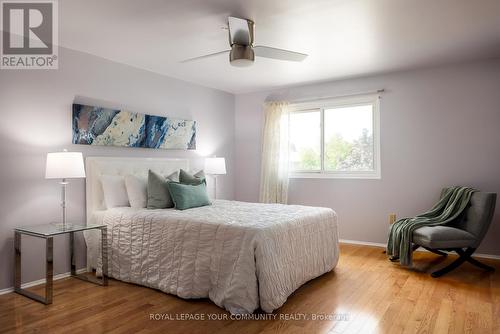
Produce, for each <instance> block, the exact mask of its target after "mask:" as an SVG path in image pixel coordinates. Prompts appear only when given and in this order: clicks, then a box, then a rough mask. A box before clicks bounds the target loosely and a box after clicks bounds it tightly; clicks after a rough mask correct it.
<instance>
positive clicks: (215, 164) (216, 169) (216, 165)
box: [204, 157, 226, 199]
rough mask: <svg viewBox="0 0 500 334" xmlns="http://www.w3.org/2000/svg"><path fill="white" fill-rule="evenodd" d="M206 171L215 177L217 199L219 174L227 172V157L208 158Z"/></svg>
mask: <svg viewBox="0 0 500 334" xmlns="http://www.w3.org/2000/svg"><path fill="white" fill-rule="evenodd" d="M204 169H205V173H206V174H208V175H213V177H214V193H215V196H214V197H215V199H217V176H218V175H225V174H226V159H224V158H216V157H213V158H206V159H205V168H204Z"/></svg>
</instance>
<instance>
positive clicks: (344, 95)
mask: <svg viewBox="0 0 500 334" xmlns="http://www.w3.org/2000/svg"><path fill="white" fill-rule="evenodd" d="M384 91H385V89H377V90H371V91H366V92H360V93H352V94H343V95H334V96H322V97H315V98H307V99H297V100H290V103H301V102H313V101H318V100H328V99H337V98H342V97H349V96H357V95H368V94H376V93H383V92H384Z"/></svg>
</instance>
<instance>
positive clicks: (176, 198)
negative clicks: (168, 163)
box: [167, 182, 212, 210]
mask: <svg viewBox="0 0 500 334" xmlns="http://www.w3.org/2000/svg"><path fill="white" fill-rule="evenodd" d="M167 187H168V191H169V192H170V195H171V196H172V201H173V202H174V204H175V208H176V209H178V210H186V209H191V208H197V207H200V206H205V205H210V204H212V203H211V202H210V199H209V198H208V194H207V186H206V185H205V183H202V184H198V185H195V186H193V185H189V184H182V183H177V182H169V183H168V184H167Z"/></svg>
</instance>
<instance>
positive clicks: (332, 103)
mask: <svg viewBox="0 0 500 334" xmlns="http://www.w3.org/2000/svg"><path fill="white" fill-rule="evenodd" d="M367 104H371V105H372V118H373V119H372V121H373V170H371V171H329V170H325V168H324V166H325V159H324V158H325V140H324V139H325V126H324V124H325V122H324V121H325V110H326V109H334V108H339V107H355V106H361V105H367ZM314 111H316V112H317V111H319V112H320V127H321V134H320V141H321V142H320V149H321V153H320V166H321V169H320V170H303V171H301V170H290V172H289V177H290V178H295V179H381V175H382V171H381V164H380V95H379V94H369V95H358V96H349V97H339V98H328V99H318V100H315V101H308V102H298V103H293V104H290V106H289V117H290V115H292V114H293V113H305V112H314ZM288 123H289V124H290V120H289V122H288ZM289 126H290V125H289ZM289 132H290V131H289Z"/></svg>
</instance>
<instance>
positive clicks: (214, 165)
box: [205, 158, 226, 175]
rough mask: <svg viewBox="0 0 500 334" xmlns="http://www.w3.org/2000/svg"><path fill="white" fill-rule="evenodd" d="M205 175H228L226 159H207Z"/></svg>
mask: <svg viewBox="0 0 500 334" xmlns="http://www.w3.org/2000/svg"><path fill="white" fill-rule="evenodd" d="M205 173H207V174H211V175H224V174H226V159H224V158H206V159H205Z"/></svg>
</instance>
